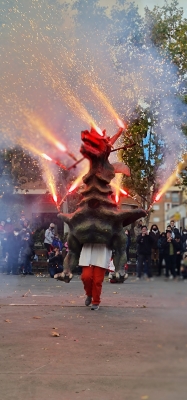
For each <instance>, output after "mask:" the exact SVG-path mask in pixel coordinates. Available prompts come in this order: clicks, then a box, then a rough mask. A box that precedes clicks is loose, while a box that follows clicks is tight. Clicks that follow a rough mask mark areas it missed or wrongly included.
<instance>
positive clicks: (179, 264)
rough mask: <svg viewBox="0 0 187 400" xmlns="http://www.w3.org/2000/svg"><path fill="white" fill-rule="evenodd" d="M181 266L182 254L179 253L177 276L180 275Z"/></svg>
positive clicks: (177, 257)
mask: <svg viewBox="0 0 187 400" xmlns="http://www.w3.org/2000/svg"><path fill="white" fill-rule="evenodd" d="M180 266H181V255H180V254H177V255H176V270H177V276H180Z"/></svg>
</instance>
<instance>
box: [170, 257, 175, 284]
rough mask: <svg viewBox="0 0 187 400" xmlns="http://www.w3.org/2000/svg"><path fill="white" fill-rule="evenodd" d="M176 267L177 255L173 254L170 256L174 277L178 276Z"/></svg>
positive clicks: (171, 270)
mask: <svg viewBox="0 0 187 400" xmlns="http://www.w3.org/2000/svg"><path fill="white" fill-rule="evenodd" d="M175 267H176V256H175V255H172V256H170V272H171V275H172V276H173V277H174V278H175V277H176V272H175Z"/></svg>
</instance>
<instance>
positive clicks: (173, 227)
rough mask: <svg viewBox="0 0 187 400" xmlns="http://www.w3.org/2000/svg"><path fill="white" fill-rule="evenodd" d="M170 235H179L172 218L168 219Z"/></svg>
mask: <svg viewBox="0 0 187 400" xmlns="http://www.w3.org/2000/svg"><path fill="white" fill-rule="evenodd" d="M170 226H171V232H172V237H173V238H175V235H180V232H179V229H178V228H176V226H175V221H174V220H173V219H172V220H171V221H170Z"/></svg>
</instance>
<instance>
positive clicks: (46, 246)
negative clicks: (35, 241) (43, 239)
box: [44, 243, 51, 258]
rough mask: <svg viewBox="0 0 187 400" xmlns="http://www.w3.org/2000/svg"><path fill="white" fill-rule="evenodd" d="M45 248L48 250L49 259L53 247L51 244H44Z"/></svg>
mask: <svg viewBox="0 0 187 400" xmlns="http://www.w3.org/2000/svg"><path fill="white" fill-rule="evenodd" d="M44 246H45V248H46V249H47V258H49V253H50V251H51V245H50V244H49V243H44Z"/></svg>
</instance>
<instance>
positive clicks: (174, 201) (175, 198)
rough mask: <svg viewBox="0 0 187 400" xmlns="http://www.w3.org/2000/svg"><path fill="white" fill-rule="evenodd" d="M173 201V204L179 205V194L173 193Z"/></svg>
mask: <svg viewBox="0 0 187 400" xmlns="http://www.w3.org/2000/svg"><path fill="white" fill-rule="evenodd" d="M171 201H172V203H179V192H172V193H171Z"/></svg>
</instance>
